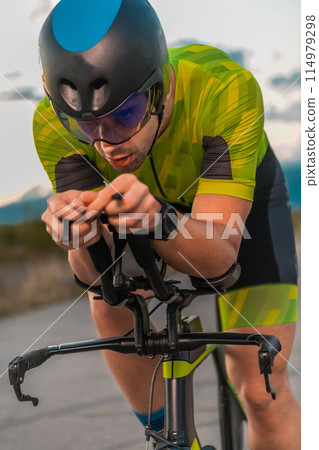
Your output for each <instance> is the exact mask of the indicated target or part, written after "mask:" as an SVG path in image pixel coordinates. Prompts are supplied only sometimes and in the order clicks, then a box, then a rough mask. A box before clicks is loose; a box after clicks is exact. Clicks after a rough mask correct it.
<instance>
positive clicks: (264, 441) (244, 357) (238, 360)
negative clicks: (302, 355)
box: [225, 323, 301, 450]
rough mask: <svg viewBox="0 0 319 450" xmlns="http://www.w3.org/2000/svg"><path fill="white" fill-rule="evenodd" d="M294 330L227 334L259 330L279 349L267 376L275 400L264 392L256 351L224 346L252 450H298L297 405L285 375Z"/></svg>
mask: <svg viewBox="0 0 319 450" xmlns="http://www.w3.org/2000/svg"><path fill="white" fill-rule="evenodd" d="M295 329H296V324H295V323H289V324H284V325H274V326H266V327H265V326H264V327H256V328H255V329H253V328H237V329H231V330H227V331H232V332H238V333H252V332H253V333H254V332H256V330H258V332H260V333H261V334H272V335H274V336H277V337H278V338H279V339H280V342H281V346H282V350H281V352H280V353H279V354H278V355H277V356H276V358H275V363H274V370H273V373H272V374H271V375H270V384H271V385H272V386H273V387H274V388H275V389H276V391H277V398H276V400H272V398H271V396H270V394H269V393H267V392H266V388H265V382H264V376H263V375H261V374H260V371H259V364H258V358H257V351H256V350H257V349H256V348H255V347H243V346H226V368H227V372H228V375H229V378H230V379H231V380H232V382H233V384H234V386H235V388H236V391H237V393H238V395H239V398H240V400H241V401H242V403H243V406H244V409H245V413H246V416H247V419H248V433H249V444H250V449H251V450H269V449H271V450H299V449H300V445H301V444H300V405H299V404H298V402H297V400H296V399H295V397H294V396H293V394H292V392H291V388H290V384H289V380H288V373H287V362H288V359H289V356H290V353H291V348H292V344H293V340H294V334H295ZM225 331H226V330H225Z"/></svg>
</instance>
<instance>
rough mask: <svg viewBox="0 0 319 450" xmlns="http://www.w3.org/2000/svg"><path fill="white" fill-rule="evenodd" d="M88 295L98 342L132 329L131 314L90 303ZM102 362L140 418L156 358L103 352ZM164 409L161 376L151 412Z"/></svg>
mask: <svg viewBox="0 0 319 450" xmlns="http://www.w3.org/2000/svg"><path fill="white" fill-rule="evenodd" d="M93 297H94V294H92V293H89V298H90V306H91V313H92V318H93V322H94V324H95V326H96V329H97V332H98V337H99V338H108V337H113V336H123V335H124V334H125V333H127V332H128V331H130V330H131V329H132V328H133V313H132V312H131V311H130V310H129V309H127V308H125V307H123V308H115V307H114V306H113V307H112V306H109V305H107V304H106V303H105V302H104V301H103V300H93ZM102 352H103V356H104V359H105V361H106V363H107V365H108V367H109V369H110V371H111V373H112V375H113V376H114V378H115V380H116V381H117V383H118V385H119V387H120V389H121V391H122V393H123V395H124V397H125V398H126V400H127V401H128V403H129V404H130V405H131V407H132V409H133V410H134V411H135V412H137V413H139V414H147V412H148V405H149V393H150V385H151V379H152V376H153V372H154V369H155V366H156V364H157V362H158V359H159V358H154V359H150V358H149V357H147V356H138V355H122V354H120V353H116V352H112V351H108V350H103V351H102ZM163 406H164V385H163V378H162V376H161V374H160V373H158V375H157V377H156V383H155V390H154V399H153V411H158V410H160V409H161V408H163Z"/></svg>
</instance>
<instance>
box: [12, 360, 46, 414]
mask: <svg viewBox="0 0 319 450" xmlns="http://www.w3.org/2000/svg"><path fill="white" fill-rule="evenodd" d="M28 369H29V364H28V361H27V360H26V359H25V358H24V357H23V356H16V357H15V358H14V359H13V360H12V361H11V362H10V364H9V367H8V373H9V380H10V384H11V385H12V386H13V389H14V392H15V394H16V396H17V399H18V400H19V401H20V402H32V404H33V406H37V405H38V404H39V399H38V398H37V397H33V396H32V395H25V394H22V392H21V388H20V385H21V384H22V383H23V381H24V376H25V373H26V371H27V370H28Z"/></svg>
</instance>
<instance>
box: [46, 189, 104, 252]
mask: <svg viewBox="0 0 319 450" xmlns="http://www.w3.org/2000/svg"><path fill="white" fill-rule="evenodd" d="M82 194H83V191H77V190H70V191H66V192H63V193H60V194H54V195H52V196H51V197H49V198H48V200H47V210H46V211H45V212H44V213H43V215H42V220H43V222H45V223H46V229H47V232H48V233H49V234H50V235H51V236H52V239H53V240H54V241H55V242H56V244H57V245H59V246H60V247H62V248H63V249H65V250H72V249H73V248H83V247H88V246H89V245H92V244H94V243H95V242H97V241H98V240H99V239H100V236H101V233H102V228H103V226H102V224H101V222H100V221H99V220H97V214H96V213H95V214H94V213H93V211H92V212H91V213H90V214H88V211H87V207H86V204H85V203H84V202H83V201H82V200H81V199H80V197H81V195H82ZM88 194H90V193H88Z"/></svg>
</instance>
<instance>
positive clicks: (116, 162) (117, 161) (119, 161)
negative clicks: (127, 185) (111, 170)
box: [107, 154, 132, 168]
mask: <svg viewBox="0 0 319 450" xmlns="http://www.w3.org/2000/svg"><path fill="white" fill-rule="evenodd" d="M131 159H132V154H129V155H126V156H116V157H115V158H111V157H107V160H108V162H109V163H110V164H111V166H113V167H115V168H116V167H123V166H126V165H127V164H128V163H129V162H130V161H131Z"/></svg>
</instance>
